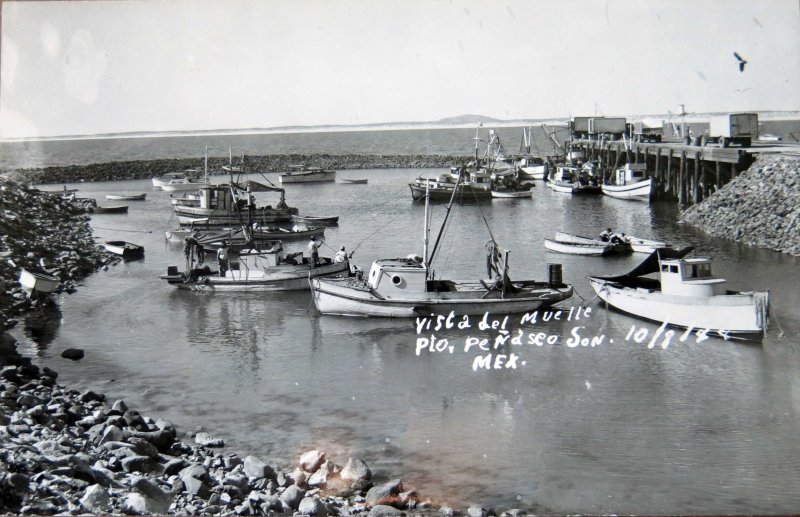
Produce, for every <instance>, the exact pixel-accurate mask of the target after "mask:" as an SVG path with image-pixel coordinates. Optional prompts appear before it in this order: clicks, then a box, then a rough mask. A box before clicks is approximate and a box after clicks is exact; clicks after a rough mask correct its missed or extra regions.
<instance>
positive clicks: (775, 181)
mask: <svg viewBox="0 0 800 517" xmlns="http://www.w3.org/2000/svg"><path fill="white" fill-rule="evenodd" d="M680 221H681V222H683V223H687V224H691V225H693V226H696V227H698V228H700V229H701V230H703V231H705V232H706V233H708V234H710V235H713V236H715V237H723V238H726V239H732V240H734V241H737V242H741V243H744V244H747V245H749V246H757V247H761V248H769V249H772V250H775V251H780V252H783V253H787V254H790V255H800V157H797V156H789V155H785V154H766V155H761V156H759V157H758V159H757V160H756V161H755V162H754V163H753V165H751V166H750V168H749V169H748V170H746V171H745V172H743V173H742V174H741V175H739V176H737V177H736V178H734V179H733V180H732V181H731V182H730V183H728V184H727V185H725V186H724V187H723V188H721V189H720V190H718V191H717V192H715V193H714V194H712V195H711V196H709V197H708V198H707V199H706V200H704V201H703V202H702V203H700V204H698V205H695V206H692V207H690V208H688V209H687V210H685V211H684V212H683V213H682V214H681V216H680Z"/></svg>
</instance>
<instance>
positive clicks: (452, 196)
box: [425, 172, 494, 268]
mask: <svg viewBox="0 0 800 517" xmlns="http://www.w3.org/2000/svg"><path fill="white" fill-rule="evenodd" d="M460 183H461V173H460V172H459V174H458V179H456V184H455V186H454V187H453V193H452V194H450V202H449V203H447V211H446V212H445V214H444V221H442V226H441V227H439V234H438V235H437V236H436V242H435V243H434V244H433V251H431V256H430V259H428V260H427V264H428V268H430V266H431V264H433V259H434V257H435V256H436V251H437V250H438V249H439V242H440V241H441V240H442V235H443V234H444V229H445V226H447V219H448V218H449V217H450V209H451V208H452V207H453V202H454V201H455V199H456V193H457V192H458V186H459V184H460ZM427 199H428V197H427V195H426V196H425V203H426V205H425V206H426V208H427V202H428V201H427ZM428 226H430V225H428ZM493 239H494V238H493Z"/></svg>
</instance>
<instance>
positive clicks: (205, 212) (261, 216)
mask: <svg viewBox="0 0 800 517" xmlns="http://www.w3.org/2000/svg"><path fill="white" fill-rule="evenodd" d="M259 192H274V193H278V194H279V195H280V199H279V200H278V203H277V204H276V205H275V206H273V205H272V204H263V202H261V203H259V201H260V200H258V199H256V197H255V193H259ZM198 196H199V198H200V199H199V201H198V202H197V203H194V202H192V204H175V203H173V206H172V209H173V211H174V212H175V215H176V216H178V221H179V222H180V224H192V223H193V222H195V221H197V220H198V219H207V221H206V224H208V225H209V226H240V225H242V224H245V225H252V224H253V223H258V225H260V226H269V225H271V224H274V223H279V222H286V221H291V220H292V216H293V215H296V214H297V213H298V211H297V209H296V208H294V207H290V206H289V205H287V204H286V191H285V190H284V189H282V188H277V187H268V186H266V185H262V184H260V183H257V182H255V181H247V182H245V183H243V184H238V183H230V184H220V185H204V186H203V187H201V188H200V189H199V190H198Z"/></svg>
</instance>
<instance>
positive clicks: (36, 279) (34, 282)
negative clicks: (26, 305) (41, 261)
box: [19, 268, 60, 296]
mask: <svg viewBox="0 0 800 517" xmlns="http://www.w3.org/2000/svg"><path fill="white" fill-rule="evenodd" d="M59 282H60V280H59V279H58V278H57V277H54V276H52V275H48V274H45V273H41V272H38V271H28V270H27V269H24V268H23V269H21V270H20V272H19V285H21V286H22V288H23V289H24V290H25V291H27V293H28V296H31V295H33V294H34V293H36V294H49V293H52V292H53V291H55V290H56V288H57V287H58V284H59Z"/></svg>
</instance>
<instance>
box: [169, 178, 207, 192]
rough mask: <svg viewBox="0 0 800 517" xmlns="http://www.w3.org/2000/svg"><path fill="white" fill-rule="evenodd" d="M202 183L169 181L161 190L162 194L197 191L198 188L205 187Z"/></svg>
mask: <svg viewBox="0 0 800 517" xmlns="http://www.w3.org/2000/svg"><path fill="white" fill-rule="evenodd" d="M205 184H206V183H205V182H203V181H189V180H186V179H175V180H170V181H169V182H167V183H164V184H163V185H161V190H163V191H164V192H186V191H191V190H198V189H199V188H200V187H203V186H205Z"/></svg>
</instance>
